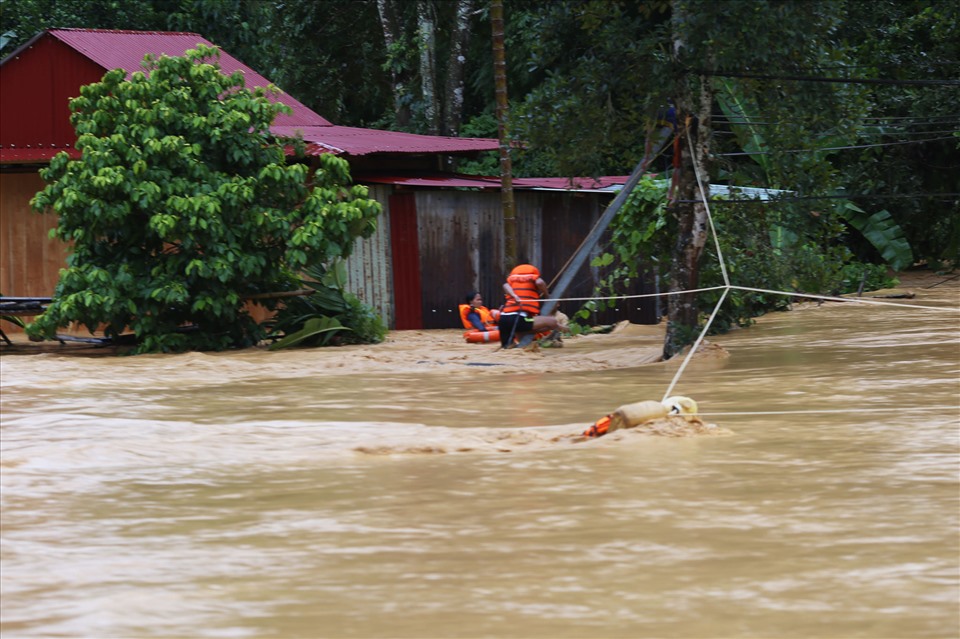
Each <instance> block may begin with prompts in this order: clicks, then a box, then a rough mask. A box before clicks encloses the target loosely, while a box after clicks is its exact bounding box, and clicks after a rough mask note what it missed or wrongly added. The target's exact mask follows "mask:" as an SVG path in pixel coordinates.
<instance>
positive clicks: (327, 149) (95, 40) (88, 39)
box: [0, 29, 498, 163]
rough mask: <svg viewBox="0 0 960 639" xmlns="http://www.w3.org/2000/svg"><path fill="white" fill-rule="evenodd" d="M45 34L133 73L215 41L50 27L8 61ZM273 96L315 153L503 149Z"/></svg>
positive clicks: (235, 67)
mask: <svg viewBox="0 0 960 639" xmlns="http://www.w3.org/2000/svg"><path fill="white" fill-rule="evenodd" d="M42 37H52V38H56V39H57V40H59V41H61V42H63V43H64V44H66V45H67V46H69V47H70V48H72V49H74V50H75V51H77V52H78V53H79V54H80V55H82V56H84V57H86V58H88V59H90V60H91V61H93V62H94V63H95V64H97V65H99V66H101V67H103V69H104V70H105V71H106V70H110V69H124V70H125V71H127V73H128V74H130V73H133V72H134V71H138V70H140V69H141V66H140V63H141V62H142V61H143V58H144V56H145V55H146V54H148V53H151V54H154V55H170V56H179V55H183V53H184V52H185V51H187V50H188V49H193V48H195V47H196V46H197V44H198V43H202V44H205V45H208V46H214V45H213V43H211V42H210V41H208V40H207V39H206V38H204V37H203V36H201V35H200V34H197V33H188V32H165V31H163V32H162V31H119V30H110V29H50V30H49V31H46V32H43V33H41V34H38V35H37V36H36V37H35V38H33V39H31V40H30V41H29V42H27V43H26V44H25V45H23V46H22V47H21V48H20V49H18V50H17V51H15V52H13V53H12V54H11V55H10V56H8V57H7V58H5V59H4V60H3V62H4V64H7V63H9V62H11V61H12V60H13V59H15V58H16V57H17V54H18V53H19V52H20V51H22V50H24V49H27V48H28V47H30V46H31V45H32V44H33V43H34V42H36V41H37V40H38V39H40V38H42ZM220 68H221V69H222V70H223V72H224V73H227V74H229V73H233V72H235V71H240V72H241V73H243V75H244V79H245V83H246V86H247V87H267V86H268V85H269V84H270V81H269V80H268V79H267V78H265V77H263V76H262V75H260V74H259V73H257V72H256V71H254V70H253V69H251V68H250V67H248V66H247V65H245V64H244V63H243V62H241V61H239V60H237V59H236V58H234V57H233V56H231V55H230V54H229V53H227V52H226V51H223V50H222V49H221V51H220ZM271 99H274V100H278V101H280V102H283V103H284V104H286V105H288V106H290V108H291V109H292V110H293V113H292V114H291V115H280V116H278V117H277V119H276V121H275V122H274V125H273V126H272V127H271V129H272V130H273V131H274V132H275V133H277V134H278V135H291V134H293V133H295V132H299V133H300V134H301V135H302V136H303V138H304V140H305V141H306V143H307V153H308V154H310V155H319V154H321V153H335V154H338V155H347V156H360V155H369V154H374V153H394V154H427V153H443V154H460V153H474V152H478V151H493V150H496V149H497V148H498V141H497V140H496V139H491V138H454V137H441V136H431V135H417V134H413V133H401V132H397V131H381V130H377V129H364V128H358V127H348V126H337V125H334V124H332V123H331V122H330V121H329V120H327V119H325V118H323V117H322V116H320V115H319V114H317V113H315V112H314V111H312V110H311V109H309V108H308V107H306V106H305V105H303V104H301V103H300V102H299V101H297V100H296V99H295V98H293V97H292V96H290V95H287V94H281V95H280V96H277V97H274V96H271ZM60 150H61V148H55V145H52V144H51V145H49V146H48V145H47V144H38V145H37V146H36V147H34V148H33V149H14V148H12V147H11V145H9V144H4V142H3V141H0V155H2V158H0V159H2V161H3V162H4V163H7V162H38V161H48V160H50V159H51V158H52V157H53V156H54V155H56V153H57V152H58V151H60Z"/></svg>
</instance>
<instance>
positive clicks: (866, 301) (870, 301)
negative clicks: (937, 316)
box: [731, 286, 960, 313]
mask: <svg viewBox="0 0 960 639" xmlns="http://www.w3.org/2000/svg"><path fill="white" fill-rule="evenodd" d="M731 288H735V289H738V290H741V291H753V292H755V293H774V294H776V295H793V296H794V297H808V298H810V299H815V300H829V301H831V302H855V303H857V304H875V305H877V306H902V307H903V308H922V309H926V310H928V311H953V312H954V313H958V312H960V307H953V306H925V305H923V304H904V303H903V302H883V301H880V300H873V299H864V298H862V297H831V296H829V295H811V294H809V293H788V292H787V291H772V290H768V289H765V288H751V287H749V286H733V287H731Z"/></svg>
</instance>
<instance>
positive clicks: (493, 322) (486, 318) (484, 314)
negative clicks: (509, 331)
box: [460, 304, 500, 329]
mask: <svg viewBox="0 0 960 639" xmlns="http://www.w3.org/2000/svg"><path fill="white" fill-rule="evenodd" d="M470 309H471V306H470V305H469V304H461V305H460V321H461V322H463V327H464V328H470V329H472V328H474V326H473V324H471V323H470V320H469V319H467V315H469V314H470ZM475 310H476V311H477V314H478V315H480V322H481V323H482V324H483V325H484V326H486V327H488V328H496V327H497V318H496V315H499V314H500V312H499V311H496V315H494V312H492V311H490V309H488V308H487V307H486V306H478V307H477V308H476V309H475Z"/></svg>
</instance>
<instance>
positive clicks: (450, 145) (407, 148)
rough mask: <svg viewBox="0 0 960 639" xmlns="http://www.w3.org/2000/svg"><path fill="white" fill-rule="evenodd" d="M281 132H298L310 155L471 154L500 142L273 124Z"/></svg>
mask: <svg viewBox="0 0 960 639" xmlns="http://www.w3.org/2000/svg"><path fill="white" fill-rule="evenodd" d="M271 130H272V131H273V132H274V133H276V134H278V135H286V136H292V135H295V134H297V133H299V134H300V135H301V136H302V137H303V140H304V141H305V142H306V143H307V145H306V146H307V155H320V154H321V153H336V154H338V155H353V156H359V155H368V154H370V153H447V154H457V153H471V152H477V151H495V150H496V149H497V148H498V142H497V140H495V139H491V138H451V137H441V136H436V135H418V134H416V133H403V132H400V131H381V130H379V129H363V128H359V127H352V126H337V125H330V126H307V127H297V126H276V125H275V126H273V127H271Z"/></svg>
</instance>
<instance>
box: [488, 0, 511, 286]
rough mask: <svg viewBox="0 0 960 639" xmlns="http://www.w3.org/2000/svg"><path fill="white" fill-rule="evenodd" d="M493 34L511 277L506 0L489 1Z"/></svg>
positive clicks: (505, 268) (505, 242) (505, 241)
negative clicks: (504, 38)
mask: <svg viewBox="0 0 960 639" xmlns="http://www.w3.org/2000/svg"><path fill="white" fill-rule="evenodd" d="M490 22H491V27H492V31H493V78H494V80H493V81H494V88H495V97H496V104H497V137H498V139H499V140H500V200H501V203H502V208H503V260H504V263H503V265H502V272H503V273H509V272H510V269H511V268H513V267H514V266H515V265H516V263H517V216H516V206H515V204H514V198H513V167H512V165H511V162H510V127H509V122H508V119H509V116H510V110H509V102H508V101H507V63H506V55H505V53H504V46H503V0H491V1H490Z"/></svg>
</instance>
